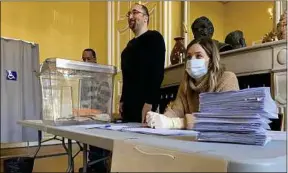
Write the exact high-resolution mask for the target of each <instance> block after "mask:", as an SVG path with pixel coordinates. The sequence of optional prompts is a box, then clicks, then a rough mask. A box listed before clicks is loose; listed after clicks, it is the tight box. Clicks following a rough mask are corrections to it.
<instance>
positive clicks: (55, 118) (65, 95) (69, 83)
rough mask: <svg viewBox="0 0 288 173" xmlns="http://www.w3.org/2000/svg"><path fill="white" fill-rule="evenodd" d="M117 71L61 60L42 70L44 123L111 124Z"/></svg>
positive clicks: (49, 61)
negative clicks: (114, 82) (114, 79)
mask: <svg viewBox="0 0 288 173" xmlns="http://www.w3.org/2000/svg"><path fill="white" fill-rule="evenodd" d="M115 73H116V68H115V67H113V66H107V65H99V64H95V63H87V62H80V61H71V60H66V59H61V58H49V59H46V60H45V62H44V63H43V65H42V67H41V72H40V81H41V91H42V108H43V110H42V111H43V117H42V118H43V122H44V123H46V124H50V125H76V124H89V123H96V122H110V121H111V115H112V101H113V100H112V98H113V78H114V74H115Z"/></svg>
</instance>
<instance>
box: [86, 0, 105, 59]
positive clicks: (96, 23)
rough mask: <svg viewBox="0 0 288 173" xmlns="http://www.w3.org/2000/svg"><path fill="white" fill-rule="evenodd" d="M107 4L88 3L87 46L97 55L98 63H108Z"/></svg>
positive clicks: (103, 2)
mask: <svg viewBox="0 0 288 173" xmlns="http://www.w3.org/2000/svg"><path fill="white" fill-rule="evenodd" d="M107 14H108V12H107V2H106V1H101V2H90V29H89V30H90V35H89V38H90V39H89V45H90V47H91V48H93V49H94V50H95V51H96V53H97V58H98V63H100V64H107V63H108V61H107V60H108V57H107V56H108V55H107V52H108V47H107V44H108V43H107V37H108V31H107V25H108V16H107Z"/></svg>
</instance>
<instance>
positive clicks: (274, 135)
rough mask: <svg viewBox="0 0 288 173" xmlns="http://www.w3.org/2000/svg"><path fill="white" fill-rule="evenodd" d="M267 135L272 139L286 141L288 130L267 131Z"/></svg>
mask: <svg viewBox="0 0 288 173" xmlns="http://www.w3.org/2000/svg"><path fill="white" fill-rule="evenodd" d="M267 136H269V137H271V139H272V140H277V141H286V140H287V132H282V131H267Z"/></svg>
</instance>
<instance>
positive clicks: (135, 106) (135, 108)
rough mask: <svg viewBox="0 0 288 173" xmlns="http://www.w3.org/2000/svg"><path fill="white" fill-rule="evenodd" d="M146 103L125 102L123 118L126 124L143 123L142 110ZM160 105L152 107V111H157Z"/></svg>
mask: <svg viewBox="0 0 288 173" xmlns="http://www.w3.org/2000/svg"><path fill="white" fill-rule="evenodd" d="M143 106H144V101H142V102H141V101H140V102H136V101H135V102H133V103H131V102H125V101H124V102H123V113H122V118H123V120H124V121H125V122H138V123H141V122H142V109H143ZM157 107H158V104H153V105H152V111H156V109H157Z"/></svg>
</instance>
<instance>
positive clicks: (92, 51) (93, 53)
mask: <svg viewBox="0 0 288 173" xmlns="http://www.w3.org/2000/svg"><path fill="white" fill-rule="evenodd" d="M85 51H88V52H89V51H90V52H91V53H92V55H93V57H94V58H96V52H95V51H94V50H93V49H91V48H87V49H85V50H84V52H85Z"/></svg>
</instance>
